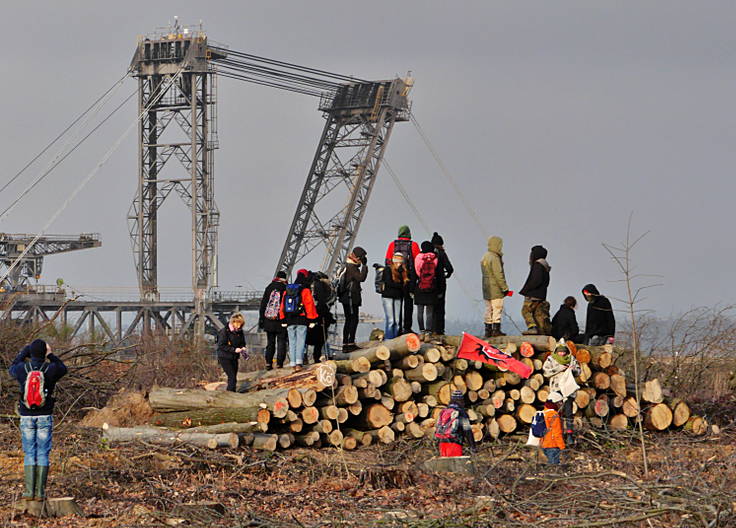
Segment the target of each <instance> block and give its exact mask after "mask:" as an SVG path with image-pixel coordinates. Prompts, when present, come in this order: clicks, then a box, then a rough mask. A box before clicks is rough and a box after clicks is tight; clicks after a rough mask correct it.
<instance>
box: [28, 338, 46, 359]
mask: <svg viewBox="0 0 736 528" xmlns="http://www.w3.org/2000/svg"><path fill="white" fill-rule="evenodd" d="M30 348H31V357H32V358H36V359H43V358H45V357H46V341H44V340H43V339H36V340H34V341H33V342H32V343H31V346H30Z"/></svg>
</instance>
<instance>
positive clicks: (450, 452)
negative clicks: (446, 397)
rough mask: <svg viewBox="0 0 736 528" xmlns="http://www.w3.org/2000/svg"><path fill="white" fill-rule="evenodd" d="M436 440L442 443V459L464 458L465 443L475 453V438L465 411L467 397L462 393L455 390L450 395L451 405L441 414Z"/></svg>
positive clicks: (436, 427)
mask: <svg viewBox="0 0 736 528" xmlns="http://www.w3.org/2000/svg"><path fill="white" fill-rule="evenodd" d="M435 438H437V439H438V440H439V443H440V456H441V457H458V456H463V444H464V443H467V444H468V447H470V450H471V452H473V453H475V438H473V430H472V428H471V427H470V418H469V417H468V412H467V411H466V410H465V396H463V393H462V392H461V391H459V390H453V391H452V393H451V394H450V405H448V406H447V408H445V409H443V410H442V412H440V415H439V417H438V418H437V425H436V426H435Z"/></svg>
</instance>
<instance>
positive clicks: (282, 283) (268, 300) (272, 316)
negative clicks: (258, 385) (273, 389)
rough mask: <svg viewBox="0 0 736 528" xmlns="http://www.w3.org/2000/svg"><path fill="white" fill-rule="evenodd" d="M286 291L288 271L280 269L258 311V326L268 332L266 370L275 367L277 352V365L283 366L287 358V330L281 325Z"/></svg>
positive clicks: (267, 288)
mask: <svg viewBox="0 0 736 528" xmlns="http://www.w3.org/2000/svg"><path fill="white" fill-rule="evenodd" d="M285 291H286V272H284V271H279V272H278V273H277V274H276V276H275V277H274V278H273V280H272V281H271V283H270V284H269V285H268V286H266V291H264V292H263V297H262V298H261V308H260V311H259V312H258V328H260V329H261V330H263V331H264V332H266V350H265V359H266V370H271V369H273V357H274V354H276V366H277V367H278V368H282V367H283V366H284V361H285V360H286V347H287V342H286V330H285V329H284V328H283V327H282V326H281V323H282V321H281V319H280V317H281V314H280V312H281V299H282V297H283V296H284V292H285Z"/></svg>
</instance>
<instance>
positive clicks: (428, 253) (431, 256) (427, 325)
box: [414, 240, 439, 333]
mask: <svg viewBox="0 0 736 528" xmlns="http://www.w3.org/2000/svg"><path fill="white" fill-rule="evenodd" d="M421 248H422V249H421V252H420V253H419V255H417V258H416V259H415V260H414V269H415V270H416V272H417V284H416V288H415V290H414V305H415V306H416V307H417V322H418V323H419V331H420V332H424V333H429V332H431V331H432V328H434V307H435V305H436V304H437V293H438V289H437V279H438V277H439V269H438V268H439V259H438V258H437V254H436V253H435V252H434V246H433V245H432V243H431V242H429V241H428V240H425V241H424V242H422V246H421ZM425 316H426V319H425Z"/></svg>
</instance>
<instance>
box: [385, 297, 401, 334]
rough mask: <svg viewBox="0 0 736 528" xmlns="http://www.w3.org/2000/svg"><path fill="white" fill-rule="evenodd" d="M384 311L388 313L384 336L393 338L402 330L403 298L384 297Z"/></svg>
mask: <svg viewBox="0 0 736 528" xmlns="http://www.w3.org/2000/svg"><path fill="white" fill-rule="evenodd" d="M381 300H382V301H383V313H384V314H385V315H386V329H385V333H384V336H383V338H384V339H393V338H394V337H396V336H398V335H399V330H401V299H390V298H388V297H383V298H382V299H381Z"/></svg>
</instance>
